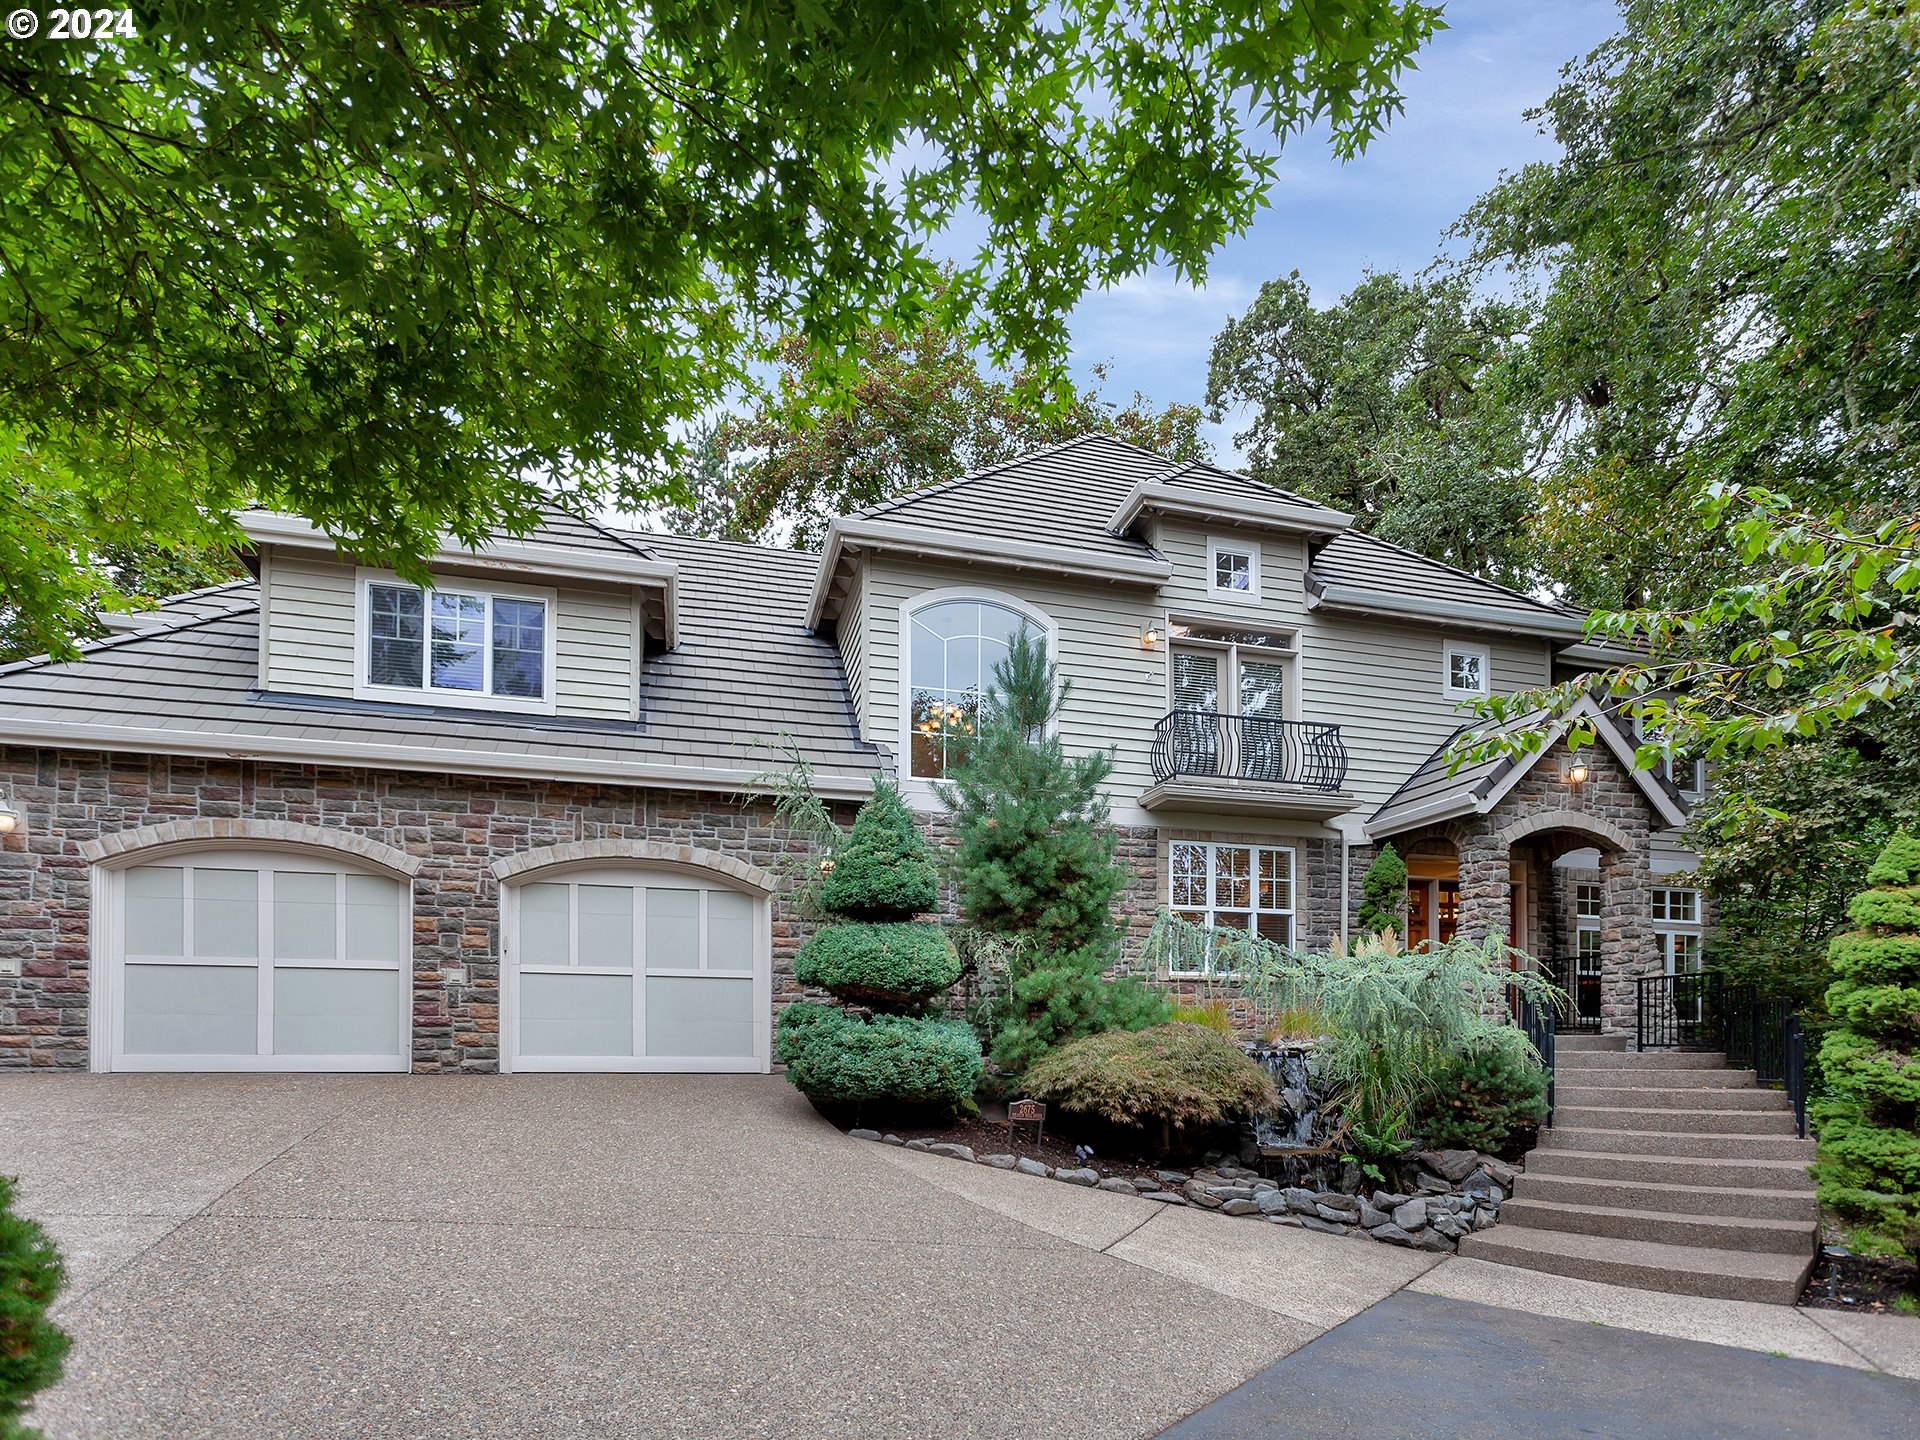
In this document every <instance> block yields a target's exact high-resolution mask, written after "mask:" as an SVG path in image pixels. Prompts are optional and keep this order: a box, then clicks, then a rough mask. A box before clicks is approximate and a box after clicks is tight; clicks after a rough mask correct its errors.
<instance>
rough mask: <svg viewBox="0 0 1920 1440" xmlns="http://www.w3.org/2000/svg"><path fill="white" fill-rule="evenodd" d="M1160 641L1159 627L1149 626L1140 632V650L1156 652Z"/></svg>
mask: <svg viewBox="0 0 1920 1440" xmlns="http://www.w3.org/2000/svg"><path fill="white" fill-rule="evenodd" d="M1161 639H1162V636H1161V633H1160V627H1159V626H1158V625H1149V626H1147V628H1146V629H1144V630H1142V631H1141V632H1140V648H1141V649H1142V650H1158V649H1159V648H1160V641H1161Z"/></svg>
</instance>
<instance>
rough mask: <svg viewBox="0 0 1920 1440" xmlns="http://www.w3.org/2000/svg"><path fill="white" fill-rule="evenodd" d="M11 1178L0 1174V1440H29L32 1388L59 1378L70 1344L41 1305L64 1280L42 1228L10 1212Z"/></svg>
mask: <svg viewBox="0 0 1920 1440" xmlns="http://www.w3.org/2000/svg"><path fill="white" fill-rule="evenodd" d="M13 1185H14V1182H13V1181H12V1180H10V1179H8V1178H7V1177H6V1176H4V1175H0V1440H31V1437H37V1436H38V1435H39V1433H40V1432H39V1431H37V1430H31V1429H29V1428H27V1425H26V1423H25V1420H24V1417H25V1415H26V1413H27V1405H28V1403H29V1402H30V1401H31V1400H32V1398H33V1395H34V1393H35V1392H36V1391H39V1390H43V1389H45V1388H46V1387H47V1386H49V1385H51V1384H53V1382H54V1381H56V1380H58V1379H59V1378H60V1371H61V1367H62V1366H63V1365H64V1363H65V1361H66V1358H67V1349H68V1347H69V1346H70V1345H71V1344H72V1343H73V1342H72V1341H71V1340H69V1339H68V1338H67V1335H66V1332H65V1331H63V1330H61V1329H60V1327H59V1326H58V1325H55V1324H54V1323H53V1322H52V1321H51V1320H49V1319H47V1309H48V1307H49V1306H51V1305H52V1304H53V1301H54V1297H56V1296H57V1295H59V1293H60V1291H61V1290H62V1289H63V1288H64V1287H65V1285H66V1283H67V1274H66V1267H65V1266H64V1265H63V1264H62V1263H61V1261H60V1252H59V1251H58V1250H56V1249H54V1247H53V1242H52V1241H51V1240H49V1239H48V1238H47V1235H46V1232H45V1231H44V1230H42V1229H41V1228H40V1227H39V1226H38V1225H36V1224H35V1223H34V1222H33V1221H31V1220H29V1219H27V1218H26V1217H25V1216H21V1215H16V1214H14V1213H13Z"/></svg>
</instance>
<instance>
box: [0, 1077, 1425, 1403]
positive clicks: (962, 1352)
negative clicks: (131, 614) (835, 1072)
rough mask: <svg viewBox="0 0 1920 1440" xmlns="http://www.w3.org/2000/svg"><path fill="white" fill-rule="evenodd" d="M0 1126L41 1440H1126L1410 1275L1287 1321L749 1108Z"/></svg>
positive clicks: (306, 1091)
mask: <svg viewBox="0 0 1920 1440" xmlns="http://www.w3.org/2000/svg"><path fill="white" fill-rule="evenodd" d="M0 1104H3V1105H4V1107H5V1114H6V1116H7V1124H6V1126H5V1127H4V1134H0V1173H12V1174H17V1175H19V1176H20V1177H22V1188H21V1202H22V1207H23V1208H24V1209H25V1210H26V1211H27V1212H28V1213H31V1214H34V1215H36V1216H38V1217H40V1218H41V1219H43V1220H44V1222H45V1223H46V1224H47V1226H48V1228H49V1229H50V1230H51V1231H52V1232H53V1234H54V1235H55V1236H56V1237H57V1238H58V1239H59V1240H60V1241H61V1243H62V1245H63V1247H64V1248H65V1249H66V1251H67V1253H68V1256H69V1260H70V1264H71V1267H72V1271H73V1277H72V1278H73V1284H72V1289H71V1292H70V1293H69V1295H68V1297H67V1298H66V1300H65V1301H63V1303H62V1306H61V1311H60V1319H61V1321H62V1323H63V1324H64V1325H65V1326H66V1327H67V1328H68V1329H69V1330H70V1331H71V1332H72V1334H73V1336H74V1339H75V1348H74V1352H73V1356H72V1359H71V1361H70V1362H69V1366H68V1377H67V1379H66V1381H65V1382H64V1383H63V1384H62V1385H61V1386H60V1387H59V1388H58V1389H57V1390H55V1391H53V1392H51V1393H49V1394H48V1395H47V1396H45V1397H43V1399H42V1402H41V1404H40V1406H39V1408H38V1411H37V1420H38V1422H39V1423H40V1424H41V1425H42V1427H43V1428H44V1429H45V1430H46V1433H47V1434H48V1436H49V1437H50V1440H79V1437H114V1440H137V1437H144V1436H155V1437H167V1440H186V1437H190V1436H221V1437H230V1436H245V1437H255V1436H268V1435H271V1436H276V1437H279V1436H327V1437H339V1436H369V1437H374V1436H378V1437H384V1436H396V1437H399V1436H405V1437H420V1436H431V1437H467V1436H475V1437H477V1436H515V1437H521V1436H526V1437H533V1436H568V1437H577V1436H596V1437H598V1436H629V1435H631V1436H650V1437H651V1436H732V1435H768V1436H873V1435H880V1434H894V1435H933V1434H941V1435H947V1436H956V1437H958V1436H1009V1437H1011V1436H1026V1435H1032V1434H1034V1433H1036V1432H1037V1431H1039V1430H1042V1429H1048V1428H1054V1427H1060V1428H1064V1429H1065V1430H1068V1431H1071V1432H1072V1433H1074V1434H1075V1435H1084V1436H1140V1435H1147V1434H1151V1433H1153V1432H1155V1431H1157V1430H1159V1429H1160V1428H1161V1427H1163V1426H1164V1425H1166V1424H1167V1423H1169V1422H1171V1421H1173V1420H1174V1419H1177V1418H1178V1417H1179V1416H1181V1415H1183V1414H1186V1413H1187V1412H1189V1411H1191V1410H1193V1409H1195V1408H1196V1407H1198V1406H1199V1405H1201V1404H1204V1403H1205V1402H1206V1401H1208V1400H1210V1399H1211V1398H1213V1397H1214V1396H1215V1395H1218V1394H1220V1393H1221V1392H1223V1391H1225V1390H1227V1389H1229V1388H1231V1387H1232V1386H1234V1385H1236V1384H1238V1383H1240V1382H1241V1381H1242V1380H1245V1379H1246V1378H1247V1377H1249V1376H1250V1375H1252V1374H1253V1373H1255V1372H1256V1371H1258V1370H1259V1369H1261V1368H1262V1367H1263V1366H1265V1365H1266V1364H1268V1363H1270V1362H1271V1361H1273V1360H1275V1359H1276V1358H1278V1357H1279V1356H1281V1355H1283V1354H1285V1353H1287V1352H1288V1351H1289V1350H1291V1349H1293V1348H1294V1347H1296V1346H1298V1345H1299V1344H1301V1343H1304V1342H1305V1341H1306V1340H1309V1339H1311V1338H1313V1336H1314V1335H1316V1334H1318V1333H1320V1331H1322V1330H1323V1329H1324V1328H1326V1326H1327V1325H1328V1324H1331V1323H1337V1320H1338V1319H1344V1318H1346V1315H1347V1314H1350V1313H1353V1312H1354V1311H1357V1310H1358V1309H1360V1308H1364V1306H1365V1305H1366V1304H1369V1303H1371V1302H1372V1301H1373V1300H1376V1299H1378V1298H1380V1296H1381V1295H1384V1294H1386V1293H1390V1292H1391V1291H1392V1290H1395V1289H1397V1288H1399V1286H1400V1285H1401V1284H1404V1283H1405V1280H1406V1279H1407V1278H1410V1276H1411V1275H1412V1274H1414V1273H1418V1271H1419V1270H1420V1269H1421V1268H1423V1264H1424V1257H1414V1256H1410V1255H1407V1256H1401V1255H1393V1254H1390V1253H1388V1252H1384V1250H1383V1253H1382V1257H1381V1259H1382V1260H1383V1261H1384V1262H1385V1268H1384V1269H1382V1270H1380V1271H1379V1272H1378V1275H1377V1278H1375V1279H1373V1280H1372V1281H1367V1280H1366V1276H1365V1274H1364V1273H1363V1274H1362V1275H1361V1276H1360V1277H1358V1278H1359V1280H1360V1282H1361V1283H1360V1284H1359V1286H1358V1288H1352V1284H1351V1282H1349V1288H1348V1292H1347V1298H1346V1300H1345V1301H1344V1302H1341V1303H1337V1304H1335V1305H1334V1306H1333V1307H1332V1308H1328V1307H1327V1305H1326V1303H1325V1302H1324V1301H1323V1300H1316V1301H1315V1304H1316V1305H1318V1306H1319V1307H1320V1312H1319V1313H1316V1314H1315V1316H1314V1317H1313V1319H1312V1320H1303V1319H1300V1318H1295V1317H1290V1316H1287V1315H1284V1314H1280V1313H1277V1312H1276V1311H1274V1310H1272V1309H1269V1308H1263V1307H1261V1306H1257V1305H1253V1304H1248V1303H1246V1302H1244V1301H1241V1300H1236V1299H1234V1298H1231V1297H1228V1296H1224V1295H1221V1294H1219V1293H1216V1292H1214V1291H1212V1290H1209V1289H1207V1288H1204V1287H1202V1286H1197V1285H1194V1284H1190V1283H1187V1282H1185V1281H1183V1280H1181V1279H1178V1278H1175V1277H1173V1276H1170V1275H1166V1274H1162V1273H1158V1272H1157V1271H1155V1270H1153V1269H1148V1268H1144V1267H1142V1266H1141V1265H1140V1264H1138V1263H1135V1262H1134V1261H1132V1260H1129V1259H1124V1258H1121V1257H1120V1256H1118V1255H1113V1254H1107V1253H1103V1250H1102V1248H1101V1245H1104V1244H1107V1243H1108V1242H1109V1240H1110V1241H1119V1240H1121V1239H1122V1238H1123V1237H1124V1236H1125V1235H1126V1234H1128V1233H1129V1232H1132V1231H1136V1230H1139V1229H1140V1228H1141V1227H1142V1225H1143V1224H1144V1223H1145V1222H1147V1221H1149V1220H1151V1219H1153V1217H1154V1216H1156V1215H1157V1214H1158V1209H1157V1207H1153V1206H1150V1205H1149V1204H1148V1203H1147V1202H1144V1201H1136V1200H1129V1199H1124V1198H1123V1197H1117V1196H1110V1195H1104V1194H1103V1195H1098V1196H1094V1195H1080V1194H1077V1193H1072V1192H1070V1191H1069V1187H1066V1186H1062V1185H1053V1184H1048V1183H1045V1182H1039V1181H1024V1185H1025V1191H1024V1196H1023V1197H1022V1198H1023V1199H1024V1200H1026V1201H1030V1202H1032V1203H1035V1204H1036V1205H1037V1206H1038V1207H1039V1208H1040V1209H1041V1210H1043V1211H1046V1212H1048V1213H1049V1214H1050V1215H1051V1208H1050V1207H1052V1206H1055V1205H1062V1204H1063V1205H1064V1206H1065V1207H1066V1209H1065V1211H1064V1212H1063V1213H1065V1214H1066V1215H1068V1216H1070V1217H1073V1218H1071V1219H1060V1218H1058V1217H1057V1216H1054V1217H1052V1218H1053V1226H1054V1229H1055V1230H1059V1229H1061V1228H1062V1227H1063V1226H1064V1227H1067V1228H1076V1227H1077V1228H1078V1229H1079V1230H1081V1231H1083V1232H1084V1231H1085V1229H1086V1227H1087V1226H1094V1227H1096V1228H1097V1231H1098V1233H1097V1234H1096V1235H1092V1236H1091V1237H1090V1236H1089V1235H1088V1234H1086V1233H1080V1234H1075V1235H1064V1234H1058V1233H1049V1232H1048V1231H1046V1230H1042V1229H1036V1228H1035V1227H1034V1226H1032V1225H1029V1224H1027V1223H1025V1222H1024V1221H1023V1220H1021V1219H1019V1218H1017V1217H1016V1216H1015V1215H1011V1214H1007V1213H1003V1212H1002V1211H1000V1210H996V1209H993V1208H987V1207H983V1206H982V1205H980V1204H977V1203H974V1202H972V1201H971V1200H969V1199H968V1198H966V1197H965V1196H963V1195H960V1194H956V1193H954V1192H953V1191H951V1190H949V1189H947V1188H944V1187H942V1186H941V1185H938V1184H936V1183H933V1182H931V1181H929V1180H928V1179H926V1178H924V1177H923V1176H922V1175H921V1174H919V1173H917V1171H916V1170H915V1169H914V1168H913V1166H912V1165H910V1164H907V1163H902V1160H901V1158H900V1157H899V1156H898V1155H897V1152H894V1151H891V1150H888V1149H886V1148H884V1147H881V1146H877V1145H873V1144H871V1143H863V1142H860V1141H855V1140H849V1139H847V1138H846V1137H844V1136H842V1135H841V1134H839V1133H838V1132H837V1131H835V1130H833V1129H832V1128H831V1127H829V1126H827V1125H826V1124H824V1123H823V1122H822V1121H820V1120H819V1118H818V1117H817V1116H815V1115H814V1113H813V1112H812V1111H811V1110H810V1109H809V1108H808V1107H807V1105H806V1104H805V1102H804V1101H802V1100H801V1099H800V1098H799V1097H798V1096H797V1095H795V1094H794V1092H793V1091H792V1090H791V1088H790V1087H788V1086H787V1085H786V1084H785V1082H784V1081H782V1080H779V1079H777V1078H768V1077H732V1076H713V1077H694V1076H688V1077H678V1076H513V1077H499V1078H491V1077H478V1076H449V1077H445V1078H442V1077H435V1076H367V1077H346V1076H304V1077H294V1076H209V1075H177V1076H17V1077H8V1078H6V1079H3V1080H0ZM911 1158H912V1160H913V1161H917V1162H922V1163H930V1164H932V1165H936V1166H946V1167H948V1169H949V1170H951V1171H953V1172H955V1174H956V1175H957V1176H958V1177H964V1178H967V1179H971V1178H972V1175H973V1172H972V1171H971V1170H970V1168H969V1167H965V1166H959V1165H955V1164H954V1163H953V1162H951V1161H944V1160H939V1159H938V1158H935V1157H924V1156H918V1155H916V1156H913V1157H911ZM995 1178H998V1179H1001V1180H1006V1179H1008V1178H1010V1177H1005V1176H1000V1175H998V1172H995ZM1011 1178H1015V1179H1019V1180H1024V1177H1011ZM1195 1218H1197V1217H1195ZM1269 1228H1271V1227H1269ZM1109 1232H1111V1233H1110V1235H1109ZM1090 1238H1092V1239H1098V1240H1099V1241H1100V1242H1101V1244H1100V1245H1096V1244H1091V1243H1088V1241H1089V1239H1090ZM1376 1248H1379V1247H1376Z"/></svg>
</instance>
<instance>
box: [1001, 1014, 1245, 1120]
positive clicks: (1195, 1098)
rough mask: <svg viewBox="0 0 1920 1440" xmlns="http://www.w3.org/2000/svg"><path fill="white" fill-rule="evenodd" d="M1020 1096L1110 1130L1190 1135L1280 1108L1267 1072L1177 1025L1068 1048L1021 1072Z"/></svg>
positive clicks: (1195, 1028)
mask: <svg viewBox="0 0 1920 1440" xmlns="http://www.w3.org/2000/svg"><path fill="white" fill-rule="evenodd" d="M1024 1088H1025V1089H1026V1092H1027V1094H1029V1095H1032V1096H1035V1097H1037V1098H1039V1099H1042V1100H1047V1101H1050V1102H1052V1103H1053V1104H1055V1105H1058V1106H1059V1107H1060V1108H1061V1109H1062V1110H1069V1111H1072V1112H1073V1113H1074V1114H1076V1115H1084V1116H1087V1117H1090V1118H1092V1119H1096V1120H1102V1121H1105V1122H1106V1123H1108V1124H1110V1125H1121V1126H1129V1127H1138V1128H1141V1129H1149V1130H1152V1129H1158V1130H1159V1131H1160V1132H1161V1135H1162V1138H1163V1143H1164V1141H1165V1138H1166V1136H1167V1132H1169V1131H1172V1130H1198V1129H1207V1128H1210V1127H1212V1126H1215V1125H1220V1124H1223V1123H1225V1122H1226V1121H1229V1120H1233V1119H1236V1118H1238V1117H1240V1116H1244V1115H1254V1114H1260V1113H1263V1112H1265V1111H1268V1110H1271V1109H1273V1108H1274V1107H1276V1106H1277V1105H1278V1104H1279V1103H1280V1096H1279V1092H1277V1091H1276V1090H1275V1089H1274V1086H1273V1080H1272V1079H1271V1077H1269V1076H1268V1074H1267V1072H1266V1071H1265V1070H1263V1069H1261V1068H1260V1067H1259V1066H1258V1065H1256V1064H1254V1063H1253V1061H1251V1060H1249V1059H1248V1058H1247V1056H1246V1054H1245V1052H1243V1051H1242V1050H1241V1049H1240V1047H1239V1046H1238V1045H1236V1044H1234V1042H1233V1041H1231V1040H1229V1039H1228V1038H1227V1037H1226V1036H1224V1035H1222V1034H1221V1033H1220V1032H1219V1031H1217V1030H1211V1029H1209V1028H1208V1027H1206V1026H1205V1025H1192V1024H1188V1023H1187V1022H1185V1021H1174V1022H1172V1023H1171V1024H1166V1025H1155V1026H1152V1027H1150V1028H1148V1029H1145V1030H1108V1031H1106V1032H1104V1033H1102V1034H1099V1035H1088V1036H1085V1037H1083V1038H1081V1039H1079V1040H1072V1041H1069V1042H1068V1043H1067V1044H1065V1045H1062V1046H1060V1047H1059V1048H1058V1049H1056V1050H1054V1051H1053V1052H1051V1053H1050V1054H1048V1055H1046V1056H1044V1057H1043V1058H1041V1059H1040V1060H1037V1061H1036V1062H1035V1063H1034V1064H1033V1065H1032V1066H1031V1067H1030V1068H1029V1069H1028V1071H1027V1075H1026V1085H1025V1087H1024Z"/></svg>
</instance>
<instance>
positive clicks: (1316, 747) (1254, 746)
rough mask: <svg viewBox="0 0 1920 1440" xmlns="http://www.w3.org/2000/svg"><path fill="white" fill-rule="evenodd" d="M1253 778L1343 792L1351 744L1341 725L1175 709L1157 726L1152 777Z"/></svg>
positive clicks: (1248, 779) (1240, 779) (1331, 793)
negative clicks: (1348, 747) (1348, 749)
mask: <svg viewBox="0 0 1920 1440" xmlns="http://www.w3.org/2000/svg"><path fill="white" fill-rule="evenodd" d="M1182 777H1187V778H1197V779H1202V780H1228V781H1242V780H1247V781H1254V782H1262V783H1265V784H1270V785H1285V786H1291V787H1293V788H1296V789H1300V790H1311V791H1315V792H1318V793H1320V794H1326V795H1334V794H1338V793H1339V791H1340V787H1341V786H1342V785H1343V784H1345V783H1346V778H1347V747H1346V744H1345V742H1343V741H1342V740H1341V738H1340V727H1339V726H1338V725H1324V724H1322V723H1320V722H1319V721H1317V720H1269V719H1266V718H1265V717H1262V716H1258V715H1223V714H1221V713H1220V712H1219V711H1217V710H1175V711H1174V712H1173V713H1172V714H1170V715H1167V716H1166V717H1164V718H1163V719H1162V720H1161V721H1160V723H1159V724H1158V725H1156V726H1154V727H1153V778H1154V779H1155V780H1156V781H1159V782H1161V783H1166V782H1168V781H1173V780H1177V779H1180V778H1182Z"/></svg>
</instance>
